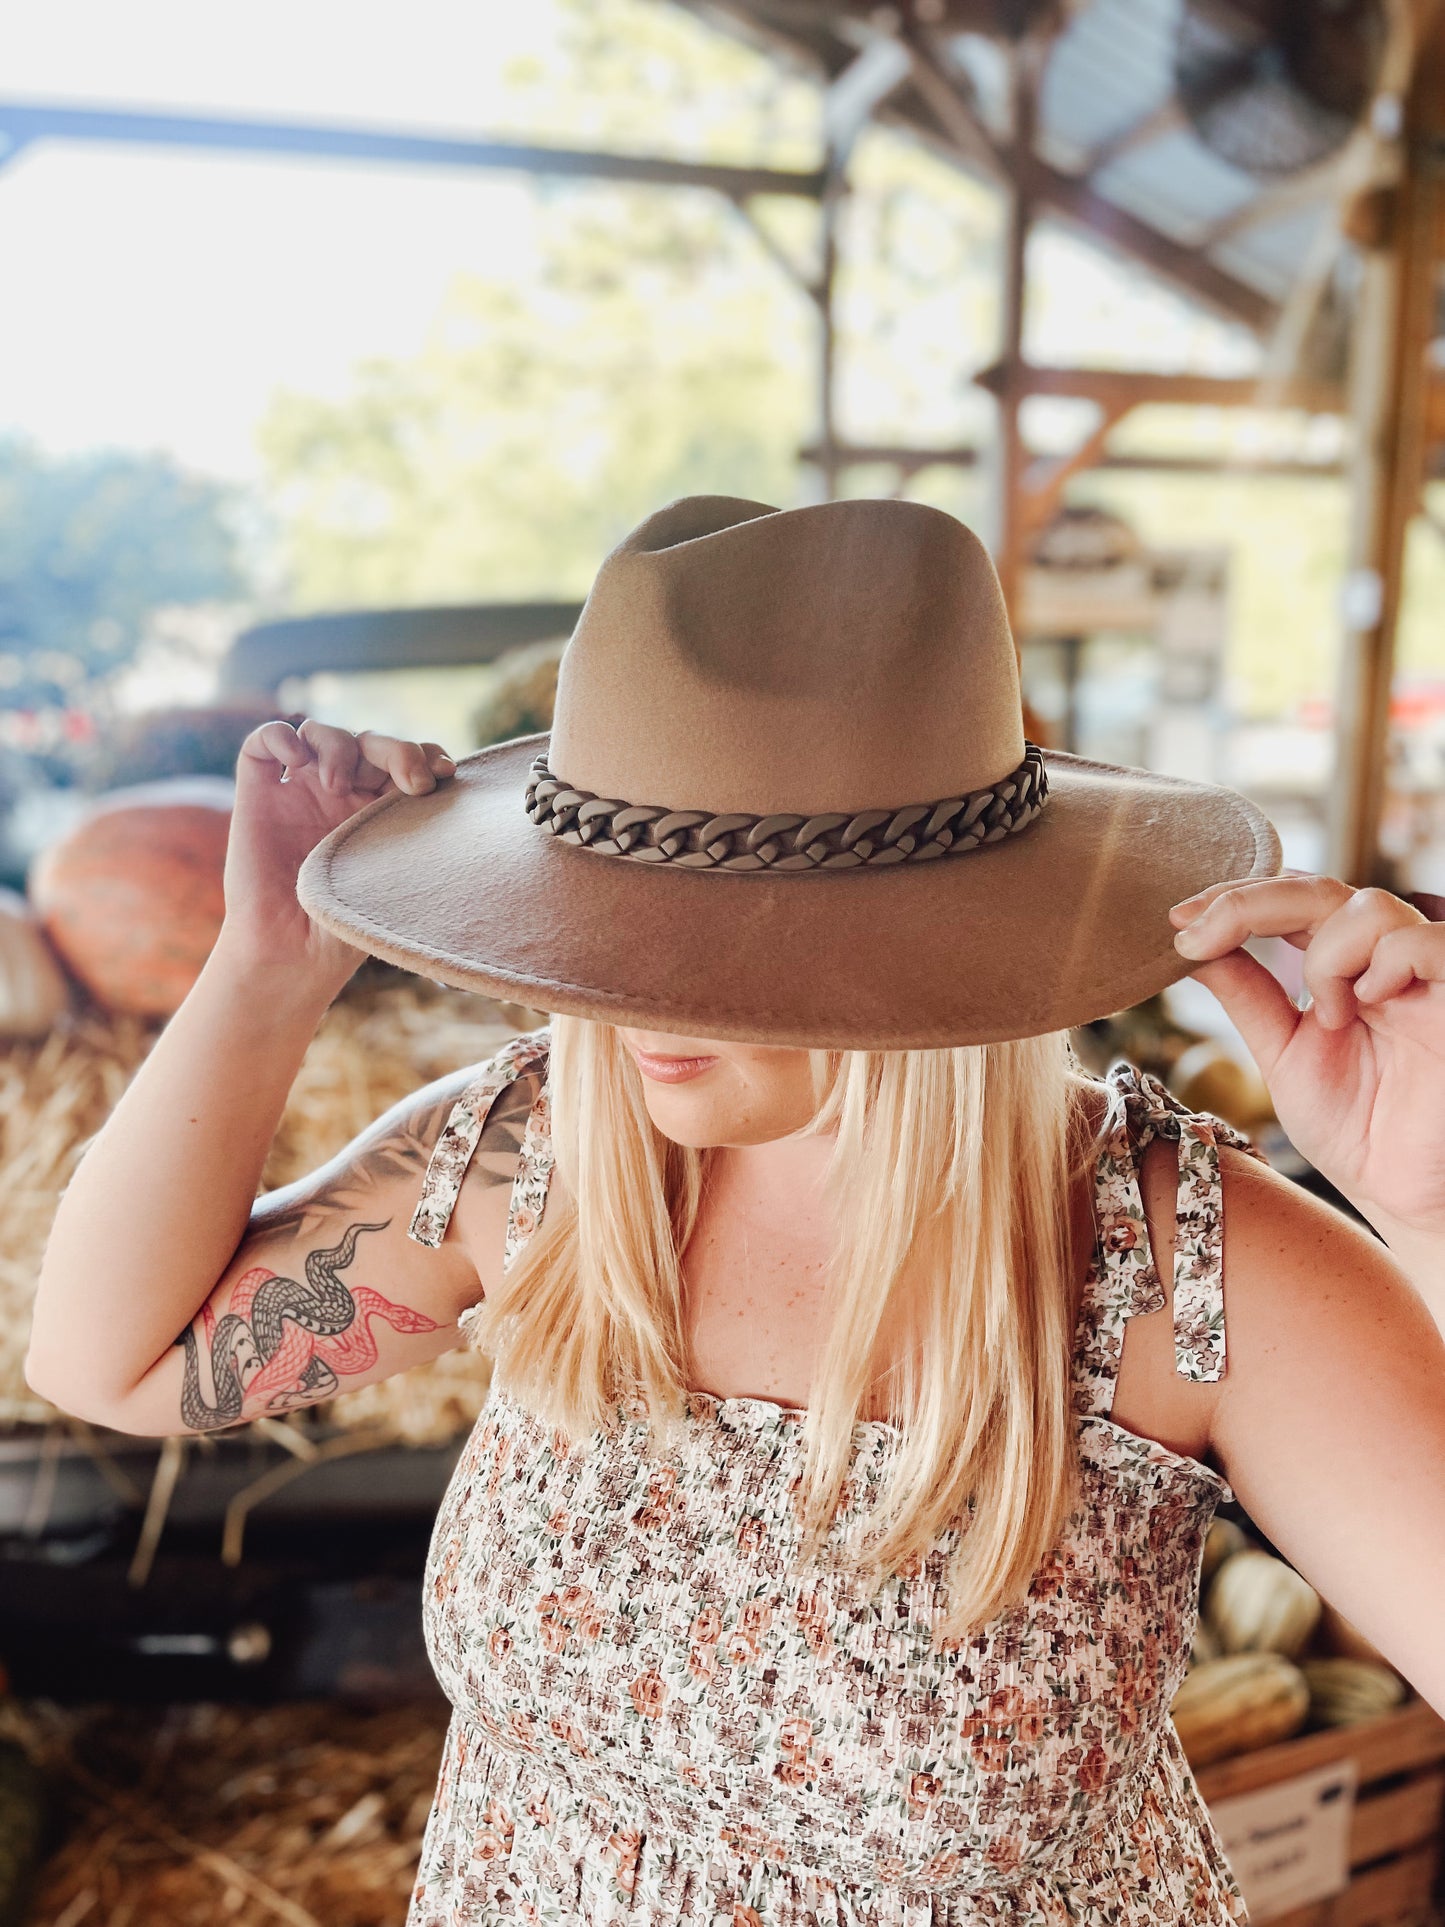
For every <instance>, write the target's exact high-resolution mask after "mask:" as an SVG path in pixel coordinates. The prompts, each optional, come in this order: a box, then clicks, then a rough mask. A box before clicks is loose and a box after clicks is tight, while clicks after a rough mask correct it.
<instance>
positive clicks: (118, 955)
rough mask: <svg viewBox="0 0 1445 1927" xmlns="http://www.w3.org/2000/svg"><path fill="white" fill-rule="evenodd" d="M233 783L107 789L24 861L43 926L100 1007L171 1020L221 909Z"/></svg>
mask: <svg viewBox="0 0 1445 1927" xmlns="http://www.w3.org/2000/svg"><path fill="white" fill-rule="evenodd" d="M234 793H235V792H234V786H233V785H232V784H231V783H229V782H227V781H225V780H224V779H223V778H219V777H201V776H190V777H172V778H170V779H168V780H167V781H165V782H160V783H142V784H138V785H136V786H135V787H134V788H132V789H123V790H113V791H112V792H111V793H110V794H109V795H108V796H106V797H105V798H104V800H103V801H101V802H100V803H99V804H97V806H96V808H95V809H94V810H93V811H91V812H90V814H89V815H87V816H85V817H82V819H81V820H80V822H79V823H77V824H75V825H74V826H73V827H72V828H71V829H70V830H69V831H67V833H66V834H65V835H64V836H62V837H61V838H60V839H59V841H58V842H56V843H53V844H51V845H50V846H49V848H47V849H45V850H42V851H41V852H40V854H39V855H38V856H37V857H36V859H35V861H34V863H33V864H32V865H31V870H30V876H29V882H28V889H29V894H30V900H31V902H32V903H33V904H34V906H35V909H36V911H37V912H38V914H39V917H40V920H41V922H42V924H43V925H44V927H45V930H46V933H47V935H48V936H49V937H50V940H51V941H52V942H53V943H54V945H55V947H56V949H57V950H58V951H59V953H60V956H61V959H62V961H63V962H64V963H66V964H67V965H68V966H69V968H70V970H71V972H72V974H73V975H74V976H76V977H78V978H79V980H80V982H81V983H82V984H83V985H84V986H85V988H86V989H87V990H88V991H89V992H90V993H91V995H92V996H93V997H94V998H95V999H96V1001H97V1002H98V1003H100V1004H103V1005H104V1006H105V1007H106V1008H107V1009H109V1010H112V1011H122V1012H127V1013H130V1014H132V1015H135V1016H140V1017H169V1016H170V1015H171V1013H172V1012H173V1011H174V1010H176V1009H177V1007H178V1006H179V1005H180V1003H181V1002H182V1000H183V999H184V997H185V995H186V993H187V991H189V990H190V988H191V986H192V984H194V983H195V981H196V978H197V977H198V976H199V975H200V970H201V965H202V964H203V963H204V962H205V960H206V958H207V957H208V956H209V955H210V952H211V946H212V945H213V944H214V943H215V941H216V937H217V935H218V934H219V932H220V928H221V920H222V918H223V917H224V915H225V897H224V894H223V892H222V887H221V883H222V877H223V874H224V871H225V863H226V838H227V836H228V834H229V831H230V825H231V805H232V801H233V799H234Z"/></svg>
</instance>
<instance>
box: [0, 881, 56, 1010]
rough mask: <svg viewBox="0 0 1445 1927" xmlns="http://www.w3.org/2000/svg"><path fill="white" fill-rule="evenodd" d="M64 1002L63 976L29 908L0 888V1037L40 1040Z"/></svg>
mask: <svg viewBox="0 0 1445 1927" xmlns="http://www.w3.org/2000/svg"><path fill="white" fill-rule="evenodd" d="M69 1002H70V990H69V987H68V985H67V984H66V981H65V974H64V972H63V971H62V970H61V968H60V965H59V964H58V963H57V962H56V961H55V956H54V954H53V952H52V951H51V948H50V945H49V944H48V943H47V942H46V939H45V933H44V931H43V930H42V929H41V928H40V925H39V924H38V923H37V922H36V920H35V916H34V913H33V912H32V910H31V908H30V906H29V904H27V903H26V901H25V899H24V897H22V896H20V895H19V894H18V893H17V892H16V891H14V890H0V1037H43V1036H44V1035H45V1033H46V1032H47V1031H48V1030H49V1029H50V1027H51V1025H52V1024H54V1022H55V1020H56V1018H57V1017H59V1015H60V1013H61V1012H62V1011H63V1010H64V1009H65V1008H66V1006H67V1005H68V1004H69Z"/></svg>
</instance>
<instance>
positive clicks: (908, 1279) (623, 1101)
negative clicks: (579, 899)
mask: <svg viewBox="0 0 1445 1927" xmlns="http://www.w3.org/2000/svg"><path fill="white" fill-rule="evenodd" d="M809 1057H810V1061H811V1064H812V1069H813V1080H814V1092H815V1097H816V1100H817V1109H816V1111H815V1114H814V1116H813V1118H812V1120H811V1122H810V1123H809V1124H808V1125H806V1126H805V1127H804V1132H803V1134H804V1135H807V1134H812V1133H828V1132H834V1133H836V1143H835V1146H834V1149H833V1153H832V1156H831V1160H830V1163H829V1166H828V1172H827V1178H826V1185H827V1187H828V1192H829V1195H830V1196H831V1199H832V1203H833V1209H834V1223H835V1226H836V1242H835V1247H834V1252H833V1258H832V1265H831V1268H830V1272H829V1276H828V1280H827V1287H826V1297H825V1305H826V1306H827V1308H828V1329H827V1335H826V1338H825V1341H824V1347H823V1351H822V1354H821V1357H820V1361H819V1366H818V1370H817V1373H816V1377H815V1380H814V1383H813V1386H812V1389H811V1396H810V1400H809V1404H808V1409H807V1415H806V1418H805V1420H804V1422H803V1436H804V1441H805V1447H806V1453H805V1463H804V1473H803V1482H802V1489H801V1509H802V1518H803V1542H802V1552H803V1555H804V1556H809V1555H811V1554H812V1553H814V1552H816V1550H817V1549H818V1547H819V1545H820V1544H821V1542H822V1540H823V1538H824V1537H825V1536H826V1533H827V1529H828V1522H829V1521H830V1519H831V1518H832V1517H833V1514H834V1508H835V1506H836V1504H837V1502H838V1498H839V1494H840V1491H841V1488H842V1485H843V1481H844V1479H845V1477H846V1475H847V1472H848V1467H849V1458H850V1452H851V1446H852V1442H853V1436H854V1428H855V1425H856V1423H857V1421H858V1419H859V1415H860V1412H861V1410H862V1408H863V1406H864V1404H865V1402H867V1401H868V1400H869V1397H870V1393H871V1392H872V1391H873V1389H874V1386H875V1384H876V1383H878V1382H879V1381H880V1379H881V1382H882V1383H883V1384H884V1385H885V1386H886V1387H887V1395H888V1396H887V1404H888V1411H889V1414H890V1418H891V1420H892V1422H893V1424H894V1425H896V1426H897V1428H898V1430H899V1433H900V1438H899V1441H898V1450H897V1452H896V1455H895V1456H894V1458H893V1460H892V1464H891V1468H890V1472H889V1477H888V1479H887V1481H886V1482H885V1484H884V1486H883V1487H882V1489H881V1490H880V1491H879V1492H878V1494H877V1495H876V1496H875V1499H874V1503H873V1508H872V1510H871V1512H870V1513H869V1521H868V1523H869V1539H870V1543H871V1557H868V1558H866V1559H860V1560H859V1562H858V1563H859V1567H860V1570H863V1569H866V1570H868V1571H870V1572H872V1573H873V1574H874V1575H875V1576H876V1575H877V1574H878V1573H881V1572H885V1571H896V1570H898V1569H900V1568H912V1566H913V1562H914V1561H915V1560H917V1559H920V1558H922V1557H923V1556H924V1555H925V1554H926V1553H927V1551H928V1550H929V1548H930V1546H931V1544H932V1542H933V1540H934V1539H935V1537H936V1536H937V1535H938V1534H940V1533H941V1532H943V1531H944V1530H945V1529H946V1528H948V1527H949V1526H950V1525H957V1524H959V1523H960V1522H961V1521H962V1519H963V1516H964V1515H965V1513H968V1512H971V1513H972V1517H971V1519H970V1520H969V1522H968V1527H967V1530H966V1531H965V1532H963V1533H962V1534H961V1536H960V1539H959V1543H958V1546H957V1550H956V1551H955V1552H954V1554H953V1555H952V1557H951V1559H950V1561H949V1567H948V1581H949V1605H948V1611H947V1614H946V1616H945V1619H944V1622H943V1624H942V1625H941V1626H940V1627H939V1628H938V1629H937V1636H940V1637H955V1638H956V1637H959V1636H960V1635H961V1634H962V1633H964V1632H966V1631H967V1630H969V1629H971V1628H972V1627H974V1626H977V1625H979V1624H982V1623H984V1622H985V1621H987V1620H988V1619H990V1618H992V1617H993V1616H994V1615H996V1614H997V1613H999V1612H1001V1611H1003V1610H1005V1609H1006V1608H1007V1607H1008V1606H1010V1605H1012V1604H1014V1603H1015V1602H1017V1601H1019V1600H1021V1599H1022V1598H1023V1597H1024V1596H1025V1595H1026V1593H1027V1590H1028V1585H1029V1581H1030V1579H1031V1578H1032V1576H1033V1574H1034V1573H1035V1571H1036V1570H1037V1568H1038V1566H1039V1564H1040V1563H1041V1561H1042V1560H1043V1557H1044V1555H1045V1554H1046V1553H1047V1552H1048V1551H1049V1549H1050V1548H1051V1546H1052V1545H1053V1544H1054V1543H1055V1542H1056V1540H1057V1537H1058V1535H1059V1533H1060V1531H1061V1529H1062V1527H1063V1524H1064V1521H1065V1518H1066V1516H1067V1513H1068V1510H1069V1509H1070V1507H1071V1505H1072V1504H1073V1503H1074V1501H1075V1499H1076V1497H1077V1485H1076V1477H1077V1451H1076V1439H1077V1433H1076V1427H1075V1420H1074V1416H1073V1400H1072V1376H1071V1364H1072V1357H1073V1340H1074V1319H1073V1306H1074V1294H1073V1281H1072V1277H1071V1235H1070V1222H1069V1199H1070V1197H1071V1195H1072V1185H1073V1181H1074V1179H1075V1177H1076V1176H1077V1175H1078V1174H1079V1173H1080V1172H1081V1171H1082V1170H1083V1169H1084V1167H1085V1165H1086V1164H1087V1163H1088V1161H1089V1160H1091V1159H1092V1158H1093V1156H1094V1155H1095V1153H1096V1150H1097V1139H1095V1140H1093V1141H1089V1140H1088V1138H1087V1134H1086V1133H1081V1132H1080V1131H1079V1130H1078V1129H1077V1128H1076V1127H1077V1125H1078V1123H1079V1121H1080V1118H1081V1115H1082V1108H1083V1107H1082V1106H1081V1105H1080V1104H1079V1103H1078V1101H1077V1100H1078V1098H1079V1096H1080V1095H1081V1092H1082V1091H1083V1090H1084V1089H1086V1088H1095V1087H1097V1080H1096V1079H1094V1078H1092V1077H1091V1076H1090V1075H1089V1074H1088V1073H1087V1072H1086V1071H1084V1070H1083V1068H1082V1067H1081V1066H1080V1064H1079V1061H1078V1059H1077V1057H1076V1056H1075V1054H1074V1051H1073V1048H1072V1043H1071V1040H1070V1035H1069V1033H1068V1032H1067V1031H1056V1032H1052V1033H1049V1034H1047V1035H1045V1036H1042V1037H1032V1038H1025V1039H1022V1040H1019V1041H1016V1042H1008V1043H999V1044H979V1045H965V1046H961V1047H958V1048H953V1049H942V1050H916V1051H873V1050H867V1051H841V1052H839V1051H812V1052H810V1053H809ZM550 1084H551V1093H552V1117H553V1145H554V1151H555V1156H556V1159H557V1168H558V1171H559V1173H560V1174H561V1176H562V1178H563V1179H564V1180H565V1186H566V1189H565V1192H564V1193H563V1195H561V1196H558V1195H557V1194H556V1192H555V1190H554V1195H553V1198H552V1201H551V1203H550V1205H549V1208H548V1210H547V1212H546V1213H545V1215H544V1217H543V1220H542V1224H541V1226H540V1227H539V1228H538V1230H537V1232H536V1233H535V1235H534V1236H533V1237H532V1238H531V1240H530V1241H529V1243H528V1244H527V1245H526V1246H525V1247H524V1249H523V1250H522V1252H521V1253H520V1254H519V1256H518V1257H517V1259H516V1260H515V1262H514V1263H513V1264H512V1265H511V1267H510V1268H509V1270H508V1271H507V1272H506V1273H505V1274H504V1276H503V1278H502V1280H501V1282H500V1284H499V1285H497V1286H494V1287H493V1289H492V1290H491V1291H489V1293H488V1294H487V1297H486V1299H485V1301H484V1302H483V1304H482V1305H481V1306H480V1307H479V1309H478V1315H477V1318H476V1320H475V1323H474V1326H473V1342H474V1343H475V1344H477V1345H478V1346H479V1347H480V1348H481V1349H482V1350H484V1351H488V1352H491V1353H492V1354H493V1356H494V1359H495V1369H496V1371H497V1374H498V1377H499V1380H500V1381H501V1382H502V1383H503V1384H505V1386H506V1388H507V1390H508V1392H509V1394H510V1395H512V1396H514V1397H516V1398H518V1399H519V1400H520V1401H521V1402H522V1403H524V1404H525V1405H526V1406H527V1407H528V1408H529V1409H530V1410H532V1411H533V1412H535V1413H536V1414H537V1415H538V1416H539V1417H541V1418H543V1419H545V1420H547V1421H548V1422H550V1423H552V1424H555V1425H559V1426H561V1427H562V1428H563V1429H564V1430H565V1431H566V1432H568V1433H569V1434H571V1435H572V1436H573V1437H577V1436H579V1435H583V1434H586V1433H588V1432H591V1431H593V1430H595V1429H596V1428H599V1427H602V1428H606V1427H608V1426H610V1425H612V1424H614V1423H615V1422H616V1418H617V1408H618V1403H619V1401H621V1400H625V1399H628V1398H633V1397H636V1396H637V1395H639V1394H640V1395H641V1397H642V1398H643V1400H644V1401H645V1406H646V1409H647V1411H648V1412H649V1414H657V1415H660V1416H662V1417H663V1418H664V1419H665V1420H667V1419H675V1418H676V1417H677V1416H678V1415H679V1414H680V1412H681V1411H682V1409H683V1400H684V1396H685V1386H686V1380H687V1366H686V1353H687V1346H686V1339H685V1332H684V1323H683V1299H682V1269H681V1263H680V1258H681V1254H682V1252H683V1251H684V1250H685V1248H686V1245H687V1242H688V1239H689V1237H690V1235H691V1232H692V1229H693V1226H694V1224H695V1223H696V1221H697V1215H698V1206H699V1201H700V1199H701V1196H702V1187H703V1183H704V1180H705V1176H706V1171H707V1160H708V1157H709V1155H710V1153H709V1152H708V1151H706V1150H702V1151H699V1150H695V1149H692V1148H690V1147H686V1146H683V1145H679V1144H676V1143H674V1142H672V1141H671V1140H670V1139H668V1138H666V1137H664V1136H663V1134H662V1133H661V1132H660V1131H659V1130H658V1129H657V1128H656V1126H655V1125H654V1124H653V1122H652V1120H651V1118H650V1117H649V1115H648V1111H647V1104H646V1100H645V1097H644V1092H643V1085H642V1079H641V1075H640V1073H639V1072H638V1070H637V1067H636V1065H635V1063H634V1062H633V1060H632V1058H631V1056H630V1055H629V1053H628V1052H627V1051H626V1050H625V1048H624V1047H623V1045H622V1043H621V1040H620V1039H619V1038H618V1036H617V1034H616V1032H615V1031H614V1030H613V1028H612V1026H611V1025H608V1024H603V1023H594V1022H591V1021H588V1020H586V1019H582V1018H575V1017H561V1016H559V1017H555V1018H554V1019H553V1021H552V1042H551V1066H550Z"/></svg>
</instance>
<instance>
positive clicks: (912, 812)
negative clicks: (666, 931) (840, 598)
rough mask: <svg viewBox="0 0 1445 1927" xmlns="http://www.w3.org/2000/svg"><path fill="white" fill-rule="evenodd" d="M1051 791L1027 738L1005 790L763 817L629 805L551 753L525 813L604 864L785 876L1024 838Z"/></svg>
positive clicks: (535, 777) (913, 859)
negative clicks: (567, 771)
mask: <svg viewBox="0 0 1445 1927" xmlns="http://www.w3.org/2000/svg"><path fill="white" fill-rule="evenodd" d="M1048 792H1049V779H1048V771H1047V770H1046V769H1045V767H1044V760H1043V752H1042V750H1041V749H1040V748H1039V746H1038V744H1037V743H1031V742H1028V741H1027V739H1025V748H1024V758H1023V761H1022V762H1021V763H1019V764H1018V766H1017V767H1016V768H1015V769H1012V770H1010V772H1009V774H1008V775H1007V776H1005V777H1004V778H1003V779H1002V780H1001V781H1000V782H997V783H992V784H990V785H989V786H988V787H987V788H986V789H977V790H970V791H969V792H968V793H967V794H966V795H964V796H950V797H944V798H943V799H942V800H941V801H939V802H937V803H913V804H909V805H906V806H905V807H904V808H902V809H892V810H858V811H855V812H853V813H851V814H850V813H849V812H847V811H837V810H833V811H826V812H822V813H819V814H817V815H814V816H802V815H796V814H792V813H786V812H779V813H775V814H773V815H770V816H757V815H748V814H745V813H740V812H731V813H728V814H726V815H719V814H717V813H715V812H712V811H709V810H675V809H669V808H668V807H667V805H666V804H660V803H659V804H652V803H626V802H620V801H617V800H615V799H610V798H607V797H601V796H596V795H594V794H593V793H592V792H591V791H590V790H580V789H573V788H572V787H571V786H570V785H569V784H567V783H566V782H565V781H563V779H562V778H561V777H558V776H554V775H553V774H552V772H551V770H550V769H548V767H547V758H546V755H545V753H544V754H543V755H541V756H538V757H537V758H535V760H534V761H533V763H532V772H531V776H530V778H529V780H528V783H527V796H526V807H527V814H528V816H529V817H530V818H531V819H532V821H533V822H534V823H536V824H537V825H539V827H540V828H542V829H544V830H547V831H548V832H549V833H550V834H551V835H553V836H555V837H557V838H558V839H559V841H561V842H563V843H575V844H579V845H582V846H583V847H585V848H587V849H589V850H595V851H597V852H598V854H599V855H602V856H626V857H632V858H633V859H634V860H636V861H638V862H642V863H672V864H675V865H677V866H678V867H679V868H683V869H693V870H741V871H747V870H768V871H774V870H777V871H784V872H787V871H804V870H843V869H856V868H858V867H859V865H861V864H871V865H874V866H875V867H876V866H878V865H883V864H890V863H922V862H926V861H928V860H929V859H931V858H933V857H940V856H958V855H962V854H963V853H964V852H965V851H967V850H976V849H978V848H979V847H980V846H981V845H982V844H985V843H997V842H999V841H1001V839H1002V838H1004V837H1006V836H1012V835H1014V834H1015V833H1016V832H1018V831H1019V830H1022V829H1025V828H1026V827H1027V826H1028V825H1029V824H1030V823H1032V822H1033V820H1034V818H1035V817H1036V816H1037V815H1038V814H1039V812H1040V810H1042V808H1043V807H1044V803H1045V801H1046V800H1047V798H1048Z"/></svg>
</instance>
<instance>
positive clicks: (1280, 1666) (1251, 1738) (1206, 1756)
mask: <svg viewBox="0 0 1445 1927" xmlns="http://www.w3.org/2000/svg"><path fill="white" fill-rule="evenodd" d="M1309 1710H1310V1689H1309V1686H1308V1684H1307V1683H1306V1681H1305V1676H1304V1674H1303V1673H1302V1672H1301V1671H1300V1669H1299V1667H1298V1666H1296V1665H1295V1664H1294V1662H1293V1661H1292V1660H1288V1659H1285V1658H1284V1657H1283V1656H1282V1655H1281V1654H1279V1653H1226V1654H1225V1655H1224V1656H1223V1657H1222V1658H1220V1659H1206V1660H1201V1662H1200V1663H1199V1665H1197V1666H1195V1667H1194V1668H1193V1669H1192V1671H1190V1672H1189V1673H1187V1674H1186V1675H1185V1677H1184V1680H1183V1682H1182V1684H1181V1685H1180V1687H1179V1690H1178V1692H1177V1693H1176V1694H1175V1695H1174V1700H1173V1703H1172V1705H1171V1706H1170V1709H1169V1711H1170V1717H1171V1718H1172V1719H1173V1721H1174V1729H1175V1731H1176V1732H1177V1733H1178V1735H1179V1743H1180V1745H1181V1746H1182V1747H1183V1748H1184V1757H1185V1758H1186V1759H1187V1760H1188V1761H1189V1764H1190V1765H1191V1766H1208V1765H1209V1763H1210V1762H1211V1761H1213V1760H1222V1759H1225V1758H1227V1757H1228V1756H1229V1755H1230V1754H1231V1753H1250V1752H1253V1751H1254V1750H1255V1749H1256V1748H1257V1747H1261V1746H1273V1745H1274V1743H1275V1742H1276V1741H1277V1740H1287V1739H1289V1738H1290V1737H1291V1735H1292V1734H1295V1733H1298V1732H1299V1730H1300V1728H1301V1727H1302V1726H1303V1725H1304V1723H1305V1721H1306V1719H1307V1718H1308V1717H1309Z"/></svg>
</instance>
